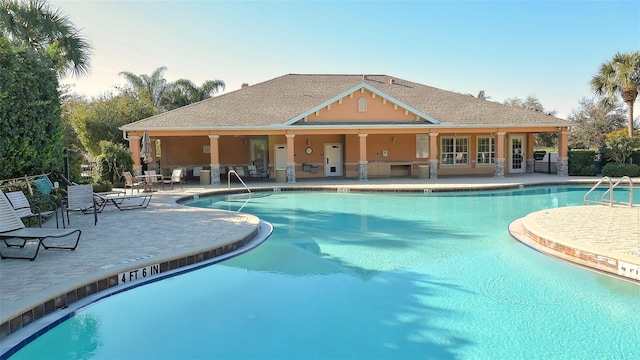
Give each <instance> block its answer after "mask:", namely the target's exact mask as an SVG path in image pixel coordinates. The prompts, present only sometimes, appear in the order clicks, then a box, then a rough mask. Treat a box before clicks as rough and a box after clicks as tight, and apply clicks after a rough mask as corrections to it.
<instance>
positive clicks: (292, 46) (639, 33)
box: [51, 0, 640, 117]
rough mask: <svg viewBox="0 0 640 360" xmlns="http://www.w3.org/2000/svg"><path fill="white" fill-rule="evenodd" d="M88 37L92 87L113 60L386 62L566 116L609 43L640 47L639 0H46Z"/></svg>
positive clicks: (197, 66) (384, 65)
mask: <svg viewBox="0 0 640 360" xmlns="http://www.w3.org/2000/svg"><path fill="white" fill-rule="evenodd" d="M51 3H52V4H53V5H54V6H57V7H59V8H60V9H61V10H62V11H63V12H64V13H65V14H67V15H68V16H69V17H70V19H71V21H72V22H73V23H74V24H75V25H76V26H77V27H78V28H80V29H81V31H82V33H83V34H84V35H85V36H86V37H87V38H88V40H89V41H90V42H91V44H92V45H93V46H94V48H95V49H94V54H93V56H92V58H91V67H92V71H91V74H90V75H89V76H85V77H82V78H79V79H78V78H67V79H65V81H63V82H64V83H72V84H75V86H74V88H73V89H74V91H75V92H77V93H80V94H84V95H87V96H89V97H93V96H96V95H99V94H101V93H104V92H107V91H111V90H114V88H115V86H117V85H122V84H124V83H125V82H124V78H122V77H121V76H119V75H118V73H119V72H121V71H125V70H126V71H131V72H133V73H135V74H151V73H152V72H153V71H154V70H155V69H156V68H158V67H160V66H166V67H167V69H168V70H167V72H166V73H165V78H166V79H167V80H169V81H174V80H177V79H180V78H186V79H189V80H192V81H194V82H195V83H196V84H197V85H201V84H202V83H203V82H204V81H206V80H213V79H219V80H223V81H224V82H225V83H226V85H227V87H226V91H225V92H230V91H233V90H237V89H239V88H240V85H241V84H242V83H249V84H256V83H259V82H263V81H267V80H269V79H272V78H274V77H277V76H281V75H284V74H289V73H332V74H386V75H391V76H395V77H399V78H404V79H406V80H410V81H415V82H418V83H422V84H425V85H429V86H433V87H437V88H441V89H444V90H451V91H456V92H460V93H465V94H466V93H469V94H473V95H477V94H478V92H479V91H480V90H484V91H485V93H486V94H487V95H488V96H490V97H491V100H493V101H499V102H502V101H504V100H505V99H506V98H511V97H519V98H526V97H527V96H529V95H534V96H536V97H538V99H540V101H541V103H542V104H543V106H544V107H545V109H549V110H554V109H555V110H557V111H558V116H559V117H566V116H567V115H568V114H569V113H570V111H571V110H572V109H575V108H578V106H579V104H578V101H579V100H580V99H581V98H582V97H585V96H587V97H590V96H591V91H590V89H589V80H590V79H591V77H592V76H593V75H594V74H595V73H596V72H597V71H598V68H599V66H600V64H602V62H604V61H606V60H608V59H610V58H612V57H613V55H614V54H615V53H616V52H630V51H638V50H640V1H570V0H565V1H548V2H546V1H516V0H512V1H280V2H276V1H254V2H248V1H177V0H174V1H62V0H57V1H56V0H54V1H51Z"/></svg>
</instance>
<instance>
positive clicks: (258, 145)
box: [250, 139, 269, 174]
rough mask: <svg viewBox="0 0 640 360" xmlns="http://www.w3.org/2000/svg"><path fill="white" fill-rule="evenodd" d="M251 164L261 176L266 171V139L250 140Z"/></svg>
mask: <svg viewBox="0 0 640 360" xmlns="http://www.w3.org/2000/svg"><path fill="white" fill-rule="evenodd" d="M250 144H251V163H252V164H253V165H255V166H256V170H258V174H262V173H264V172H265V171H266V170H267V162H268V160H269V153H268V151H267V149H268V140H267V139H251V140H250Z"/></svg>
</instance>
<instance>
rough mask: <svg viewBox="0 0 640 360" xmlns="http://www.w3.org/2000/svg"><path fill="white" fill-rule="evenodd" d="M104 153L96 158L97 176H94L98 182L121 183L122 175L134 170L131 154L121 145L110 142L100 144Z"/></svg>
mask: <svg viewBox="0 0 640 360" xmlns="http://www.w3.org/2000/svg"><path fill="white" fill-rule="evenodd" d="M100 149H101V150H102V153H101V154H100V155H99V156H98V157H97V158H96V163H97V167H96V168H95V169H94V170H97V174H94V177H95V179H96V180H97V181H98V182H110V183H111V184H114V183H119V182H121V181H122V180H121V179H120V178H121V177H122V173H123V172H125V171H131V170H132V169H133V160H132V159H131V152H130V151H129V149H127V148H125V147H124V146H123V145H121V144H114V143H111V142H108V141H101V142H100Z"/></svg>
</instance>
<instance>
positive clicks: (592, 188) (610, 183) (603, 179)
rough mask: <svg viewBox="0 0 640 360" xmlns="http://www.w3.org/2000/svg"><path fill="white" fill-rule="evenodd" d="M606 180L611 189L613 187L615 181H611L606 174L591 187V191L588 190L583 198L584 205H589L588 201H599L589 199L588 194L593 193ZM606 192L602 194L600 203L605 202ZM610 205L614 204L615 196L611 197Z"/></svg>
mask: <svg viewBox="0 0 640 360" xmlns="http://www.w3.org/2000/svg"><path fill="white" fill-rule="evenodd" d="M605 180H606V181H608V182H609V191H610V190H611V188H612V187H613V182H612V181H611V178H610V177H608V176H604V177H603V178H602V179H600V181H598V182H597V183H596V184H595V185H593V187H591V189H589V191H587V193H586V194H584V198H583V200H584V205H587V202H596V203H597V201H589V200H587V196H589V194H591V193H592V192H593V191H594V190H595V189H596V188H598V186H600V184H602V183H603V182H604V181H605ZM607 192H608V191H607ZM605 194H606V192H605ZM605 194H602V198H601V199H600V204H603V203H604V196H605ZM609 206H613V196H611V197H610V198H609Z"/></svg>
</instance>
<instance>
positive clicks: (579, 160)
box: [569, 150, 597, 175]
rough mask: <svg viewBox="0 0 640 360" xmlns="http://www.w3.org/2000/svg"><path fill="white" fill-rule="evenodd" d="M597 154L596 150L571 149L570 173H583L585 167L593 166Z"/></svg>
mask: <svg viewBox="0 0 640 360" xmlns="http://www.w3.org/2000/svg"><path fill="white" fill-rule="evenodd" d="M596 155H597V152H596V151H595V150H571V151H570V152H569V175H582V170H583V169H584V168H585V167H587V166H593V162H594V161H595V160H596ZM594 171H595V170H594Z"/></svg>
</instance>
